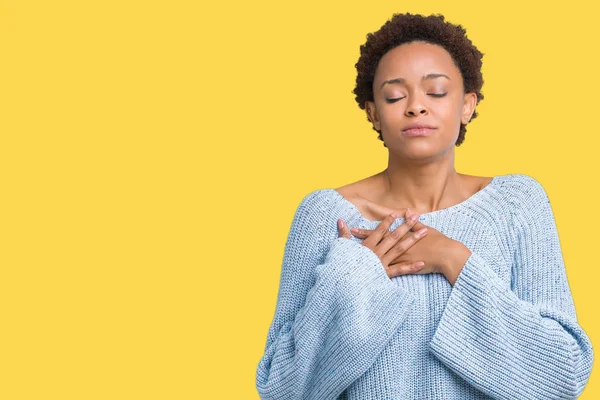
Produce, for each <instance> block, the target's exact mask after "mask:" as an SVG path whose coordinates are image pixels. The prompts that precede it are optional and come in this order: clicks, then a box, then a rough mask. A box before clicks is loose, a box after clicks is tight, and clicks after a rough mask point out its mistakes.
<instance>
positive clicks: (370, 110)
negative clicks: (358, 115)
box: [365, 101, 381, 131]
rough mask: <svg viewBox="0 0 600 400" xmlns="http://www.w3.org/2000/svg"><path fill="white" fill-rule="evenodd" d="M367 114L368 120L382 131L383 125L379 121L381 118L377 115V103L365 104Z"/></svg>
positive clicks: (368, 102)
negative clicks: (381, 126)
mask: <svg viewBox="0 0 600 400" xmlns="http://www.w3.org/2000/svg"><path fill="white" fill-rule="evenodd" d="M365 112H366V113H367V119H368V120H369V121H370V122H371V123H372V124H373V126H374V127H375V129H377V130H378V131H380V130H381V128H380V125H381V123H380V121H379V116H378V115H377V109H376V108H375V102H373V101H366V102H365Z"/></svg>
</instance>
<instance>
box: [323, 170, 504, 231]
mask: <svg viewBox="0 0 600 400" xmlns="http://www.w3.org/2000/svg"><path fill="white" fill-rule="evenodd" d="M499 178H500V175H496V176H494V177H492V180H491V181H490V182H488V184H487V185H485V186H484V187H483V188H482V189H480V190H478V191H477V192H475V193H473V194H472V195H471V196H470V197H468V198H466V199H465V200H463V201H461V202H460V203H457V204H454V205H452V206H450V207H446V208H442V209H440V210H435V211H430V212H427V213H422V214H421V215H420V217H419V218H423V217H424V218H429V217H433V216H438V215H443V214H447V213H450V212H453V211H458V210H461V209H464V208H468V207H469V205H470V204H471V203H473V202H476V201H477V200H479V198H480V197H481V196H483V195H484V194H486V192H488V191H489V190H490V189H491V188H492V187H493V186H494V185H495V184H496V182H497V181H498V180H499ZM326 190H329V191H331V192H333V194H334V195H335V196H336V197H337V198H338V199H339V201H340V202H342V203H343V204H345V205H346V206H347V207H348V208H350V209H351V210H352V211H353V213H354V214H356V215H357V216H358V219H359V221H361V222H362V223H363V224H366V225H368V226H371V227H375V226H377V225H379V224H380V223H381V221H373V220H370V219H368V218H366V217H365V216H364V215H362V213H361V212H360V210H359V209H358V207H357V206H356V205H354V203H352V202H351V201H350V200H348V199H346V198H345V197H344V196H342V195H341V194H340V193H339V192H338V191H337V190H335V189H333V188H330V189H326ZM398 220H402V221H403V220H404V217H397V218H396V219H395V220H394V222H393V223H392V225H393V224H395V223H396V222H397V221H398Z"/></svg>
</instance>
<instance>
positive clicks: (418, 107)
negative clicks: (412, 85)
mask: <svg viewBox="0 0 600 400" xmlns="http://www.w3.org/2000/svg"><path fill="white" fill-rule="evenodd" d="M428 112H429V111H428V110H427V108H426V107H425V105H424V104H423V100H422V99H421V98H420V97H419V96H415V95H413V96H410V97H409V101H408V104H407V106H406V112H405V113H406V116H409V117H414V116H415V115H427V113H428Z"/></svg>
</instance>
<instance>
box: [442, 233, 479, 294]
mask: <svg viewBox="0 0 600 400" xmlns="http://www.w3.org/2000/svg"><path fill="white" fill-rule="evenodd" d="M471 254H472V252H471V250H469V248H468V247H467V246H465V245H464V244H462V243H461V242H459V241H454V243H453V244H452V246H451V247H450V250H449V252H448V254H447V255H448V257H446V258H445V260H446V262H445V263H444V265H443V266H442V268H443V274H444V276H446V279H448V281H449V282H450V284H451V285H452V286H454V282H456V279H457V278H458V275H460V272H461V271H462V268H463V266H464V265H465V263H466V262H467V259H468V258H469V257H470V256H471Z"/></svg>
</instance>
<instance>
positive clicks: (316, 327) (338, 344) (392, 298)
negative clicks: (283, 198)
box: [256, 191, 414, 400]
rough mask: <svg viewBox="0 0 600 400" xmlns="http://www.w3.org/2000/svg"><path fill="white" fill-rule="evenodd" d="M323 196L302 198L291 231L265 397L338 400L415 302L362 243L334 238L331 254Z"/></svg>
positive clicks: (259, 378)
mask: <svg viewBox="0 0 600 400" xmlns="http://www.w3.org/2000/svg"><path fill="white" fill-rule="evenodd" d="M319 195H320V193H319V191H316V192H312V193H311V194H309V195H307V196H306V197H305V198H304V199H303V200H302V202H301V204H300V206H299V207H298V210H297V211H296V214H295V216H294V220H293V222H292V227H291V230H290V233H289V235H288V240H287V243H286V247H285V250H284V257H283V265H282V270H281V281H280V287H279V295H278V298H277V305H276V311H275V316H274V318H273V321H272V323H271V327H270V329H269V332H268V336H267V343H266V347H265V352H264V355H263V357H262V358H261V360H260V362H259V364H258V367H257V371H256V388H257V390H258V393H259V395H260V397H261V399H286V400H294V399H319V400H321V399H335V398H337V396H339V395H340V394H341V393H342V392H343V391H344V390H345V389H346V388H347V387H348V386H350V384H351V383H352V382H353V381H354V380H356V379H357V378H358V377H360V375H362V374H363V373H364V372H365V371H366V370H367V369H368V368H369V367H370V366H371V365H372V364H373V363H374V362H375V359H376V358H377V356H378V355H379V354H380V352H381V351H382V350H383V348H384V347H385V346H386V344H387V343H388V342H389V340H390V339H391V337H392V335H393V334H394V333H395V332H396V330H397V328H398V327H399V326H400V325H401V324H402V322H403V321H404V319H405V318H406V316H407V314H408V312H409V310H410V309H411V306H412V304H413V302H414V298H413V297H412V296H411V295H410V293H408V292H406V291H404V290H403V289H401V288H400V287H399V286H397V285H396V284H394V283H393V282H392V281H391V280H390V278H389V277H388V276H387V273H386V272H385V269H384V267H383V265H382V264H381V262H380V260H379V258H378V257H377V255H376V254H375V253H374V252H372V251H371V250H370V249H368V248H367V247H365V246H363V245H362V244H360V243H357V242H354V241H352V240H350V239H346V238H337V239H335V240H334V241H333V243H332V244H331V246H330V248H329V249H328V251H326V244H324V243H323V242H324V240H323V239H324V232H323V229H322V228H320V227H321V226H322V225H323V223H322V222H321V221H320V220H322V219H324V215H322V214H324V213H323V211H324V209H322V208H320V207H321V206H320V202H319ZM320 212H321V215H320ZM334 224H335V222H334ZM321 246H323V248H322V247H321ZM323 253H326V255H325V256H324V257H323Z"/></svg>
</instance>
